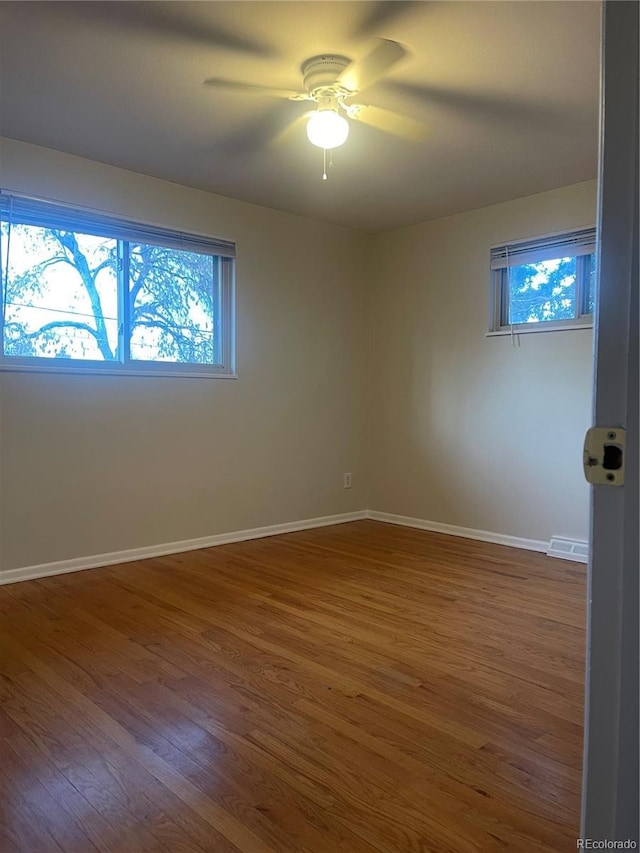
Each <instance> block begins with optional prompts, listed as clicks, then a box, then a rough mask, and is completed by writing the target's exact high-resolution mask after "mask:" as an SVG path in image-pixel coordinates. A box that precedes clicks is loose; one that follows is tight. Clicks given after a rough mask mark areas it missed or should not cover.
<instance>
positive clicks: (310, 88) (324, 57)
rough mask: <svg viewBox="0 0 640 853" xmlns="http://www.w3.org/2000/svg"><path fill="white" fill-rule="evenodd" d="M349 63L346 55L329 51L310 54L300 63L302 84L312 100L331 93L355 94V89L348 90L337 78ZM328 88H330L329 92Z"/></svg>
mask: <svg viewBox="0 0 640 853" xmlns="http://www.w3.org/2000/svg"><path fill="white" fill-rule="evenodd" d="M350 64H351V60H350V59H349V58H348V57H346V56H337V55H335V54H331V53H325V54H321V55H320V56H312V57H310V58H309V59H307V60H305V61H304V62H303V63H302V66H301V68H300V70H301V71H302V82H303V86H304V88H305V90H306V92H307V93H308V95H309V96H310V97H311V98H313V100H314V101H315V100H318V98H320V97H323V96H326V95H328V94H333V95H334V96H336V97H337V96H342V97H343V98H345V97H347V96H348V95H355V91H353V92H352V91H349V89H347V88H346V87H345V86H342V85H340V84H339V83H338V78H339V77H340V75H341V74H342V72H343V71H344V69H345V68H346V67H347V66H348V65H350ZM329 90H331V91H330V92H329Z"/></svg>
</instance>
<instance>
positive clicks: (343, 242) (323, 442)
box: [0, 140, 595, 569]
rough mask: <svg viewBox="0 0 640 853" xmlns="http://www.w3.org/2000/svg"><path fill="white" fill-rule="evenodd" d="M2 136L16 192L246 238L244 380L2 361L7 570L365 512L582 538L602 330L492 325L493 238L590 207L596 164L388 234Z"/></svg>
mask: <svg viewBox="0 0 640 853" xmlns="http://www.w3.org/2000/svg"><path fill="white" fill-rule="evenodd" d="M0 153H1V161H0V185H1V186H3V187H5V188H8V189H13V190H16V191H21V192H24V193H32V194H34V195H37V196H44V197H50V198H53V199H59V200H63V201H69V202H72V203H78V204H82V205H86V206H89V207H96V208H101V209H104V210H108V211H113V212H115V213H120V214H124V215H126V216H128V217H130V218H133V219H140V220H142V221H151V222H159V223H162V224H165V225H168V226H174V227H176V228H182V229H185V230H193V231H198V232H204V233H209V234H212V235H215V236H220V237H225V238H229V239H234V240H236V241H237V244H238V263H237V371H238V375H239V379H238V380H223V379H178V378H160V377H152V378H142V377H139V378H136V377H108V376H87V375H73V376H62V375H38V374H12V373H5V374H0V464H1V466H2V467H1V477H0V486H1V491H0V497H1V498H2V507H1V511H0V519H1V521H2V531H1V532H2V537H1V541H2V546H1V551H0V556H1V558H2V563H1V566H2V568H3V569H11V568H16V567H22V566H29V565H34V564H38V563H43V562H52V561H55V560H63V559H67V558H72V557H84V556H90V555H94V554H100V553H104V552H111V551H118V550H122V549H129V548H135V547H144V546H148V545H156V544H162V543H166V542H172V541H176V540H183V539H191V538H195V537H201V536H210V535H213V534H216V533H225V532H230V531H236V530H242V529H246V528H251V527H259V526H263V525H270V524H276V523H281V522H287V521H295V520H299V519H304V518H312V517H316V516H323V515H331V514H334V513H341V512H349V511H352V510H359V509H365V508H367V507H368V508H371V509H375V510H380V511H385V512H392V513H396V514H400V515H406V516H411V517H417V518H422V519H426V520H429V521H440V522H445V523H450V524H456V525H460V526H463V527H471V528H479V529H484V530H488V531H492V532H497V533H505V534H511V535H514V536H522V537H525V538H533V539H548V538H549V537H550V536H551V535H552V534H561V535H565V536H573V537H577V538H586V535H587V519H588V490H587V487H586V485H585V484H584V483H583V481H582V474H581V469H580V445H581V441H582V435H583V432H584V429H585V428H586V427H587V425H588V422H589V414H590V401H591V375H592V374H591V370H592V367H591V334H590V333H589V332H578V331H573V332H556V333H547V334H539V335H528V336H522V338H521V345H520V347H518V348H515V349H514V348H513V347H512V345H511V341H510V340H509V339H508V338H486V337H485V336H484V332H485V329H486V322H487V313H488V311H487V298H488V275H487V272H486V270H487V251H488V247H489V245H491V244H492V243H495V242H498V241H500V240H505V239H509V238H518V237H526V236H530V235H537V234H541V233H544V232H547V231H554V230H560V229H563V228H569V227H574V226H579V225H585V224H591V223H593V222H594V219H595V182H590V183H586V184H579V185H576V186H573V187H567V188H564V189H560V190H556V191H553V192H549V193H544V194H541V195H538V196H533V197H530V198H526V199H520V200H518V201H514V202H510V203H507V204H501V205H496V206H494V207H491V208H486V209H484V210H479V211H474V212H471V213H467V214H464V215H461V216H455V217H450V218H447V219H443V220H440V221H437V222H432V223H427V224H424V225H419V226H414V227H411V228H405V229H402V230H399V231H395V232H390V233H387V234H382V235H375V236H372V235H364V234H359V233H356V232H353V231H349V230H347V229H343V228H338V227H335V226H330V225H326V224H321V223H318V222H313V221H311V220H308V219H303V218H300V217H296V216H292V215H289V214H285V213H280V212H277V211H273V210H269V209H266V208H261V207H258V206H256V205H250V204H246V203H244V202H238V201H234V200H232V199H227V198H222V197H220V196H214V195H211V194H209V193H205V192H200V191H197V190H193V189H188V188H186V187H181V186H178V185H176V184H171V183H167V182H164V181H159V180H157V179H154V178H149V177H145V176H142V175H138V174H134V173H132V172H127V171H124V170H121V169H116V168H113V167H111V166H106V165H103V164H99V163H93V162H90V161H87V160H83V159H81V158H78V157H73V156H70V155H66V154H61V153H58V152H54V151H50V150H46V149H42V148H38V147H35V146H31V145H26V144H23V143H18V142H14V141H8V140H5V141H4V144H3V147H2V150H1V152H0ZM345 471H351V472H352V473H353V477H354V480H353V482H354V486H353V488H352V489H351V490H344V489H343V488H342V474H343V472H345Z"/></svg>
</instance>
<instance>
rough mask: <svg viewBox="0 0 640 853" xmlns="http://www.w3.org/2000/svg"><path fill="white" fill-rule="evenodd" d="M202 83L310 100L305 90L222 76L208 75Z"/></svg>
mask: <svg viewBox="0 0 640 853" xmlns="http://www.w3.org/2000/svg"><path fill="white" fill-rule="evenodd" d="M204 85H205V86H217V87H218V88H220V89H234V90H235V91H237V92H242V93H243V94H245V95H262V96H266V97H271V98H289V100H292V101H307V100H310V98H309V96H308V95H307V93H306V92H296V91H295V90H294V89H279V88H278V87H277V86H260V85H257V84H255V83H243V82H241V81H240V80H226V79H225V78H224V77H209V78H208V79H207V80H205V81H204Z"/></svg>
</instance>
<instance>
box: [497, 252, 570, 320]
mask: <svg viewBox="0 0 640 853" xmlns="http://www.w3.org/2000/svg"><path fill="white" fill-rule="evenodd" d="M508 273H509V279H508V281H509V323H514V324H515V323H542V322H548V321H553V320H572V319H573V318H574V317H575V316H576V259H575V258H557V259H555V260H550V261H538V262H537V263H534V264H521V265H519V266H513V267H511V268H510V270H509V271H508ZM505 274H506V273H505Z"/></svg>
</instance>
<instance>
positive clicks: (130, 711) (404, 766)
mask: <svg viewBox="0 0 640 853" xmlns="http://www.w3.org/2000/svg"><path fill="white" fill-rule="evenodd" d="M585 576H586V572H585V567H584V566H581V565H576V564H573V563H567V562H564V561H561V560H552V559H550V558H548V557H545V556H542V555H540V554H534V553H530V552H525V551H518V550H514V549H511V548H504V547H501V546H497V545H488V544H484V543H479V542H472V541H470V540H464V539H456V538H452V537H449V536H443V535H439V534H431V533H424V532H421V531H416V530H408V529H404V528H399V527H393V526H391V525H386V524H380V523H377V522H372V521H361V522H354V523H351V524H344V525H340V526H336V527H332V528H324V529H319V530H312V531H304V532H300V533H292V534H289V535H286V536H280V537H273V538H269V539H261V540H256V541H253V542H243V543H237V544H234V545H225V546H222V547H218V548H212V549H209V550H203V551H193V552H191V553H188V554H181V555H175V556H171V557H163V558H158V559H152V560H145V561H141V562H139V563H130V564H127V565H123V566H115V567H110V568H104V569H96V570H92V571H86V572H79V573H76V574H68V575H60V576H58V577H52V578H47V579H43V580H39V581H28V582H25V583H20V584H14V585H11V586H4V587H0V655H1V658H0V698H1V704H0V851H2V853H12V852H13V851H20V853H37V851H54V850H55V851H59V850H64V851H78V853H87V851H93V850H101V851H117V853H120V852H121V851H122V852H123V853H124V851H131V853H145V851H150V850H154V851H158V850H164V851H172V853H183V851H184V853H186V851H200V853H201V851H214V853H231V851H236V853H237V851H242V853H285V851H295V853H339V851H348V853H373V852H374V851H384V853H403V851H432V852H433V853H472V851H503V850H510V851H527V853H533V851H570V850H574V849H575V838H576V835H577V833H578V814H579V791H580V766H581V751H582V702H583V667H584V611H585V595H586V591H585Z"/></svg>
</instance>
